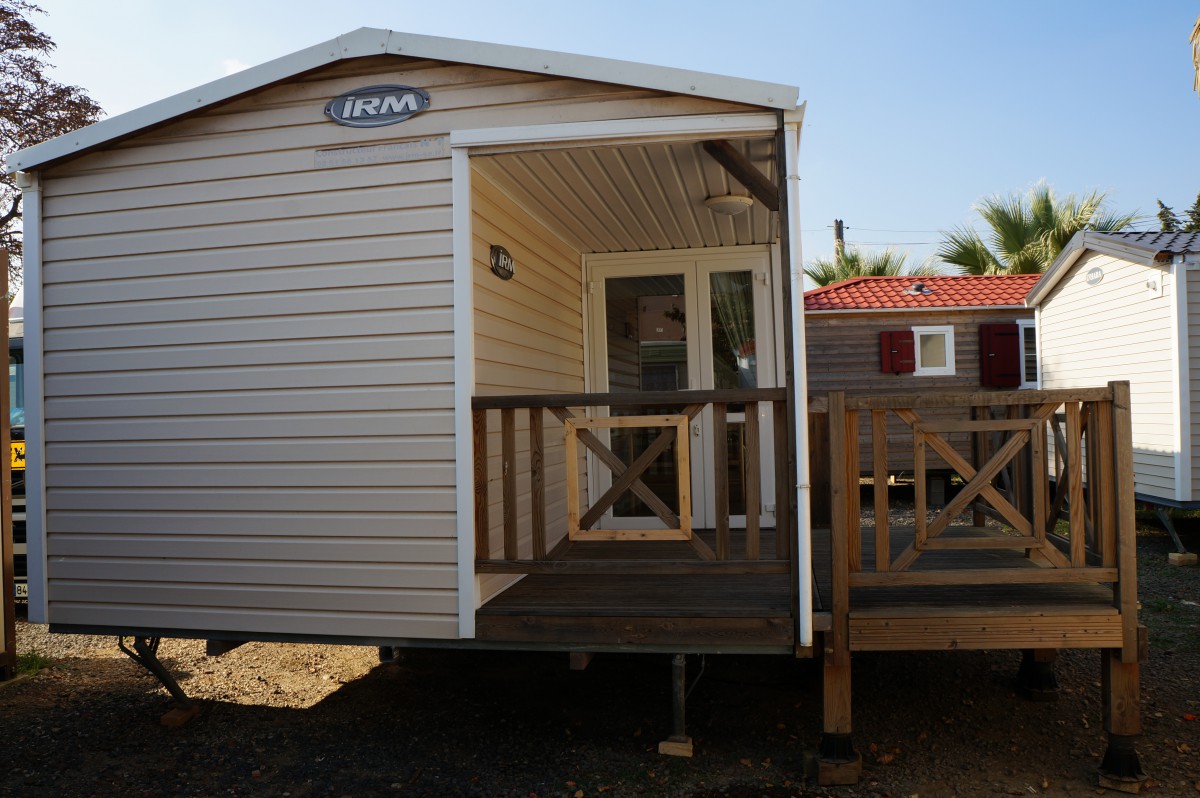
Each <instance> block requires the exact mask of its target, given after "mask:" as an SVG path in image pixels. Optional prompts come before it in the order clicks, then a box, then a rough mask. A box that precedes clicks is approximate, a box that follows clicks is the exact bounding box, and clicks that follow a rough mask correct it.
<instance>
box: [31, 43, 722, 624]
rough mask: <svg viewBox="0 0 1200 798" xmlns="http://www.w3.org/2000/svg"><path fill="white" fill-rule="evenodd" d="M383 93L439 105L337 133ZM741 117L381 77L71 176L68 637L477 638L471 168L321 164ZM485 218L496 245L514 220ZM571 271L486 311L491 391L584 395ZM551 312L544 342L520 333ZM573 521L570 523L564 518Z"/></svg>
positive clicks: (579, 89)
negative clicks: (362, 92) (462, 582)
mask: <svg viewBox="0 0 1200 798" xmlns="http://www.w3.org/2000/svg"><path fill="white" fill-rule="evenodd" d="M377 83H399V84H407V85H414V86H420V87H422V88H424V89H426V90H427V91H429V92H430V94H431V95H432V97H433V103H432V104H431V107H430V109H429V110H427V111H425V112H424V113H421V114H419V115H417V116H415V117H413V118H412V119H410V120H408V121H407V122H405V123H403V124H401V125H397V126H390V127H385V128H377V129H355V128H347V127H341V126H338V125H335V124H332V123H330V122H328V121H326V120H325V118H324V116H323V114H322V108H323V105H324V103H325V102H326V101H327V100H328V99H329V98H331V97H333V96H335V95H337V94H339V93H342V92H345V91H350V90H353V89H355V88H358V87H360V86H363V85H368V84H377ZM731 110H745V108H743V107H741V106H737V105H734V104H731V103H726V102H717V101H708V100H702V99H698V98H692V97H672V96H669V95H665V94H663V93H660V92H653V91H646V90H639V89H629V88H625V87H619V86H609V85H604V84H600V83H592V82H586V81H577V80H564V79H557V78H550V77H548V76H544V75H529V74H524V73H518V72H509V71H504V70H498V69H490V68H481V67H474V66H464V65H455V64H445V63H439V62H435V61H430V60H415V59H407V58H399V57H379V58H367V59H358V60H355V61H351V62H345V63H342V64H338V65H334V66H332V67H329V68H326V69H322V70H318V71H316V72H313V73H310V74H308V75H306V76H304V77H302V78H298V79H295V80H293V81H290V82H287V83H284V84H280V85H277V86H273V87H270V88H266V89H262V90H259V91H256V92H253V93H252V94H249V95H247V96H245V97H243V98H240V99H236V100H233V101H231V102H228V103H225V104H223V105H221V106H219V107H216V108H212V109H209V110H206V111H204V112H202V113H200V114H198V115H197V116H195V117H192V118H188V119H184V120H180V121H177V122H174V123H170V124H167V125H164V126H162V127H161V128H158V129H156V130H154V131H151V132H148V133H144V134H141V135H138V136H135V137H132V138H130V139H128V140H125V141H122V142H119V143H116V144H114V145H112V146H110V147H109V148H107V149H105V150H101V151H98V152H94V153H91V154H87V155H84V156H81V157H79V158H77V159H74V160H72V161H69V162H66V163H64V164H61V165H58V166H55V167H52V168H50V169H48V170H47V171H46V172H45V173H44V174H43V195H44V196H43V215H44V228H43V229H44V245H43V271H42V275H43V277H42V279H43V288H44V297H45V303H44V304H45V371H46V378H45V392H46V397H45V411H46V454H45V456H46V463H47V474H46V480H47V494H46V502H47V513H48V515H47V538H48V539H47V548H48V552H49V563H48V578H49V613H50V620H51V621H52V622H53V623H56V624H83V625H98V626H107V627H113V626H124V627H130V626H138V627H142V628H159V629H172V630H197V631H222V630H225V631H237V632H242V633H246V634H249V635H253V634H255V633H261V634H276V635H279V634H282V635H297V636H299V635H334V636H338V637H373V638H387V637H406V638H422V637H424V638H454V637H456V636H457V635H458V617H457V607H458V600H459V599H458V594H457V585H458V578H457V569H458V568H459V565H460V564H459V563H458V555H457V540H456V534H457V533H456V530H457V522H456V514H455V508H456V499H455V495H456V489H455V484H454V478H455V468H454V451H455V448H454V446H455V441H454V386H453V368H454V363H453V311H452V304H453V293H454V292H453V285H452V262H451V258H452V232H451V207H450V203H451V183H450V163H449V158H448V152H449V150H448V147H446V148H445V149H444V152H445V154H446V157H430V158H426V159H424V160H414V161H409V162H400V163H374V164H365V165H360V166H346V167H336V168H317V166H316V164H317V159H318V151H320V150H328V149H336V148H344V147H352V146H372V145H378V144H389V143H394V142H403V141H410V140H418V139H422V138H431V139H433V140H434V142H435V144H438V145H439V146H442V145H445V138H446V137H447V136H448V134H449V133H450V131H452V130H455V129H470V128H482V127H493V126H500V125H517V124H538V123H547V122H570V121H585V120H593V119H608V118H622V117H624V118H629V117H639V116H665V115H672V114H694V113H713V112H721V111H731ZM480 202H481V204H486V203H491V204H490V205H488V206H487V207H486V208H483V209H481V210H480V211H479V219H480V220H481V231H480V232H481V234H482V231H483V229H484V228H483V227H482V220H487V219H492V218H496V217H497V215H498V214H500V213H503V214H509V215H510V216H511V215H512V214H513V213H515V211H514V210H513V209H511V208H507V207H503V198H502V197H494V196H493V197H487V196H486V195H484V194H481V195H480ZM524 221H527V220H524ZM506 223H507V222H506ZM530 229H532V228H530ZM509 248H510V251H513V252H514V253H516V252H517V251H518V250H519V247H514V246H510V247H509ZM534 249H535V250H539V251H540V249H541V248H540V247H534ZM551 249H554V246H551ZM519 257H521V256H519ZM555 259H557V260H556V263H555V266H554V268H553V269H548V270H547V271H546V272H545V274H544V275H543V274H542V273H541V272H540V271H539V269H538V267H537V266H530V267H529V268H528V269H527V270H525V271H523V272H522V274H521V277H520V278H518V280H517V281H516V284H517V285H518V286H521V288H522V290H525V291H529V292H530V293H527V294H524V295H521V296H518V297H516V298H515V299H514V297H512V296H507V295H505V294H504V292H503V291H493V292H492V293H491V294H490V295H489V293H488V291H484V290H481V291H480V292H479V296H480V301H481V305H480V307H479V311H478V314H477V315H478V320H479V325H480V330H479V346H478V355H479V362H478V380H479V384H480V385H481V386H486V387H487V388H488V390H493V391H500V392H512V391H522V392H526V391H535V390H554V391H558V390H581V389H582V333H581V324H580V313H579V302H580V299H579V290H578V256H577V254H574V253H562V252H561V251H555V253H554V257H553V258H552V260H555ZM557 261H561V263H559V262H557ZM530 262H531V261H529V260H526V261H525V263H526V264H528V263H530ZM567 265H570V266H571V268H570V269H568V268H566V267H567ZM529 280H533V282H528V281H529ZM539 281H540V282H539ZM531 306H537V307H538V308H539V310H538V311H537V312H538V313H541V314H543V315H544V320H543V321H544V323H541V324H539V325H537V326H536V327H534V326H530V327H529V328H528V329H526V330H518V329H515V326H514V325H512V324H511V323H510V321H511V320H512V319H514V318H517V319H519V318H522V316H528V314H529V313H530V307H531ZM518 326H519V325H518ZM499 342H503V345H501V344H500V343H499ZM498 450H499V447H498V445H497V447H496V449H495V451H497V452H498ZM555 457H557V458H558V459H557V460H555V459H554V458H555ZM548 460H549V462H550V467H552V468H561V467H562V463H561V452H560V451H558V452H555V451H551V452H549V453H548ZM465 489H467V490H469V489H470V486H465ZM493 495H495V496H498V495H499V491H496V492H495V493H494V494H493ZM550 501H551V508H552V509H551V512H552V514H553V515H552V517H553V518H557V517H558V516H557V514H559V513H561V512H562V505H563V503H564V498H563V497H562V496H561V495H560V494H552V495H551V498H550ZM522 512H523V513H527V512H528V508H527V507H526V508H523V509H522ZM462 567H467V568H470V567H472V564H470V563H464V564H462Z"/></svg>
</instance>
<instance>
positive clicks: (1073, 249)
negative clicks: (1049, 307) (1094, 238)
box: [1025, 233, 1087, 308]
mask: <svg viewBox="0 0 1200 798" xmlns="http://www.w3.org/2000/svg"><path fill="white" fill-rule="evenodd" d="M1086 249H1087V247H1086V246H1085V245H1084V243H1083V233H1076V234H1075V235H1073V236H1071V240H1070V241H1068V242H1067V245H1066V246H1065V247H1063V250H1062V252H1060V253H1058V257H1057V258H1055V259H1054V263H1051V264H1050V268H1049V269H1046V273H1045V274H1043V275H1042V277H1041V279H1039V280H1038V281H1037V282H1036V283H1034V284H1033V288H1031V289H1029V293H1028V294H1026V295H1025V304H1026V305H1027V306H1028V307H1031V308H1032V307H1036V306H1037V304H1038V303H1039V302H1041V301H1042V300H1043V299H1045V298H1046V297H1047V296H1048V295H1049V294H1050V291H1051V290H1053V288H1054V286H1056V285H1058V281H1059V280H1061V279H1062V278H1063V277H1064V276H1066V274H1067V272H1068V271H1070V270H1071V267H1072V266H1073V265H1075V261H1077V260H1079V256H1080V255H1082V254H1083V253H1084V250H1086Z"/></svg>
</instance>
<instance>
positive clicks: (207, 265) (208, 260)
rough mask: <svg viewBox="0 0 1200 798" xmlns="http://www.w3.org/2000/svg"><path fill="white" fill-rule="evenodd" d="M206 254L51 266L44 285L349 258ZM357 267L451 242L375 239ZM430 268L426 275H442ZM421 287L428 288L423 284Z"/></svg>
mask: <svg viewBox="0 0 1200 798" xmlns="http://www.w3.org/2000/svg"><path fill="white" fill-rule="evenodd" d="M211 244H212V242H210V247H209V248H208V249H206V250H201V251H192V250H180V251H175V252H156V253H151V254H148V255H147V254H144V255H130V256H127V257H122V258H120V259H99V260H94V259H88V258H81V259H78V260H71V261H54V262H50V263H47V264H46V266H45V270H44V277H43V280H44V282H45V283H46V284H47V285H51V284H55V283H64V282H68V283H70V282H74V283H88V282H94V281H109V280H121V279H129V278H137V277H150V278H163V277H173V276H192V275H196V274H197V273H199V274H202V275H203V274H210V273H211V274H219V273H221V272H244V271H247V270H250V269H254V270H265V269H274V268H280V267H296V266H307V265H314V264H319V265H326V264H330V263H333V264H341V263H345V262H346V256H347V254H350V253H349V251H348V250H347V247H346V242H345V241H341V240H337V239H333V240H329V241H302V242H295V243H287V242H285V243H281V244H277V245H274V246H258V247H221V246H215V245H211ZM353 254H354V256H355V258H354V263H355V264H363V263H370V262H372V261H390V260H394V259H395V258H396V256H397V254H402V255H403V256H404V257H406V258H435V257H436V258H440V259H444V258H448V257H449V255H450V236H449V233H447V232H446V231H442V230H438V231H433V232H422V233H409V234H406V235H393V236H382V235H380V236H371V237H370V238H364V239H362V240H360V241H356V242H355V246H354V250H353ZM442 264H443V265H442V267H441V272H440V273H441V275H442V279H443V280H449V279H450V276H451V270H450V264H449V262H447V261H445V260H442ZM438 273H439V271H438V269H436V268H430V269H429V271H428V272H427V274H429V275H434V274H438ZM421 282H427V280H422V281H421Z"/></svg>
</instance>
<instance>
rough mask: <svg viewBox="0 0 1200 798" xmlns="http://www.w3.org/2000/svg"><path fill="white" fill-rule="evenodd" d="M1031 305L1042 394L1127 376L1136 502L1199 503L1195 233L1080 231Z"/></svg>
mask: <svg viewBox="0 0 1200 798" xmlns="http://www.w3.org/2000/svg"><path fill="white" fill-rule="evenodd" d="M1028 304H1029V305H1030V306H1031V307H1034V308H1036V318H1037V335H1038V341H1039V348H1040V350H1041V352H1040V357H1041V371H1042V387H1043V388H1073V387H1078V386H1082V385H1093V384H1097V381H1107V380H1111V379H1118V378H1119V379H1128V380H1129V390H1130V394H1131V401H1132V408H1133V463H1134V468H1133V471H1134V490H1135V492H1136V495H1137V497H1138V498H1139V499H1142V500H1145V501H1148V502H1152V503H1155V504H1159V505H1165V506H1175V507H1179V506H1189V505H1191V503H1193V502H1196V501H1198V500H1200V425H1197V424H1194V423H1193V419H1195V418H1200V368H1197V366H1200V233H1157V232H1147V233H1099V232H1083V233H1078V234H1076V235H1075V237H1074V238H1072V239H1071V241H1070V243H1069V244H1068V245H1067V246H1066V247H1065V248H1064V249H1063V251H1062V253H1061V254H1060V255H1059V256H1058V258H1057V259H1056V260H1055V261H1054V263H1053V264H1052V265H1051V266H1050V268H1049V269H1048V270H1047V271H1046V273H1045V275H1043V277H1042V278H1041V279H1040V280H1039V281H1038V283H1037V284H1036V285H1035V286H1034V287H1033V289H1032V290H1031V291H1030V293H1029V298H1028Z"/></svg>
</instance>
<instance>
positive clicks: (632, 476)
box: [471, 388, 793, 574]
mask: <svg viewBox="0 0 1200 798" xmlns="http://www.w3.org/2000/svg"><path fill="white" fill-rule="evenodd" d="M764 402H765V403H769V404H771V411H772V420H773V428H774V434H773V444H772V445H773V449H774V451H773V452H770V453H768V454H769V455H771V456H772V458H773V460H772V461H773V462H774V468H775V473H776V480H775V484H776V497H775V508H776V513H775V521H776V523H775V526H776V532H777V533H776V534H775V536H774V539H775V545H774V549H773V551H772V552H771V553H770V554H771V555H773V558H769V557H764V554H763V552H762V545H761V541H762V536H761V531H762V530H761V517H760V513H759V507H760V504H761V498H762V497H761V486H762V473H761V462H762V451H761V446H760V425H759V413H760V405H761V404H762V403H764ZM731 404H738V405H744V407H745V458H744V467H745V472H744V493H745V499H746V501H745V504H746V513H745V516H746V524H745V535H744V541H745V543H744V548H743V549H742V550H739V551H735V550H734V549H735V546H734V541H735V538H734V535H733V534H732V530H731V528H730V493H729V468H730V463H729V456H728V449H727V447H726V446H725V445H724V442H725V441H726V440H727V437H728V430H729V423H730V422H729V420H728V417H729V413H730V410H729V406H730V405H731ZM708 405H711V406H712V411H713V412H712V420H713V423H712V427H713V429H712V436H713V440H714V447H713V448H714V452H715V458H714V464H713V471H714V474H713V476H714V483H713V484H714V485H715V488H716V489H715V502H716V519H715V522H716V523H715V529H714V530H713V532H714V534H713V536H712V539H713V545H709V544H708V543H707V542H705V540H704V539H703V538H702V537H701V536H700V535H698V534H696V533H695V531H694V530H692V529H691V524H690V519H689V518H688V515H689V511H690V500H689V491H688V489H687V484H690V483H688V480H689V479H690V477H689V475H688V473H687V472H688V463H687V459H688V458H687V457H686V452H687V447H688V446H689V441H688V436H687V435H686V430H687V428H688V425H689V424H690V423H692V422H693V421H694V420H695V419H696V418H697V417H698V416H699V415H700V414H701V413H702V412H703V410H704V408H705V407H706V406H708ZM471 406H472V410H473V413H474V471H475V551H476V572H477V573H503V574H525V573H547V572H553V573H569V572H580V573H590V574H602V573H622V574H630V573H641V574H668V573H699V572H703V573H711V572H725V573H729V572H734V573H785V572H787V571H788V568H789V561H790V554H791V552H790V540H791V538H792V537H793V535H792V533H791V531H790V530H792V529H793V525H792V521H791V518H790V517H789V515H790V514H789V507H790V500H791V496H790V492H789V491H788V490H787V487H786V486H787V484H788V479H787V474H788V468H789V464H788V451H789V447H788V446H787V435H788V433H787V429H788V410H787V401H786V391H785V389H783V388H767V389H753V390H724V391H670V392H643V393H606V394H546V395H541V394H539V395H526V396H478V397H475V398H474V399H473V400H472V405H471ZM664 407H677V408H681V409H680V410H679V411H678V412H673V413H666V414H664V413H663V412H662V408H664ZM598 408H608V410H609V413H607V414H603V415H601V414H596V415H592V414H590V413H589V409H590V410H593V411H594V410H596V409H598ZM646 408H651V409H653V411H654V414H653V415H645V416H631V415H629V414H628V413H629V411H633V410H637V409H646ZM618 410H620V411H625V412H624V413H618V412H617V411H618ZM547 412H549V414H550V416H551V417H552V418H554V419H556V420H557V421H558V422H560V423H561V425H562V426H561V427H560V428H559V429H558V431H557V432H548V431H547V429H546V423H545V421H546V419H545V415H546V413H547ZM518 413H527V414H528V419H529V422H528V429H529V439H528V442H527V443H526V444H525V445H524V446H519V445H518V442H517V426H518V424H517V418H518V415H517V414H518ZM495 416H498V417H499V421H500V435H499V437H500V447H501V453H500V459H501V468H500V473H501V476H500V483H501V494H502V502H501V506H502V512H503V522H502V524H501V525H499V530H498V531H499V534H501V535H502V537H503V552H504V554H503V558H502V559H495V558H492V557H491V556H490V555H491V551H492V548H493V547H492V539H491V538H492V535H493V530H492V523H491V518H490V515H489V513H490V510H489V498H490V497H489V469H488V462H489V443H488V438H489V429H494V427H490V424H492V423H493V419H494V417H495ZM631 426H636V427H651V428H658V429H659V430H660V432H659V434H658V437H657V438H656V439H655V440H654V441H653V442H652V443H651V444H650V445H649V447H648V448H647V449H646V450H645V451H643V452H641V453H640V454H639V456H637V457H636V458H634V459H633V460H632V462H629V463H628V464H627V463H626V460H625V459H622V457H620V456H619V455H618V454H617V453H615V452H614V451H612V449H611V448H609V446H607V445H606V444H605V443H604V441H603V440H602V438H601V437H600V436H598V435H596V434H595V433H594V432H592V429H594V428H597V427H609V428H613V427H631ZM680 430H684V431H685V432H684V433H681V432H680ZM551 435H559V436H561V437H560V438H559V440H562V441H563V442H564V448H565V451H566V454H565V460H566V463H565V473H564V479H565V483H566V488H567V501H566V504H567V511H566V513H565V515H564V517H563V518H561V519H555V520H554V522H553V523H548V521H547V512H546V509H547V505H546V489H547V477H546V468H545V464H544V455H545V450H546V446H547V442H548V441H549V440H551V438H550V436H551ZM576 444H582V445H583V446H584V447H586V449H588V450H589V451H590V452H591V453H592V454H593V458H592V459H591V462H592V463H594V464H596V465H597V467H603V468H607V469H609V470H610V471H611V472H612V484H611V487H610V488H609V489H608V490H606V491H605V492H604V493H603V494H602V495H601V496H598V497H595V498H594V499H593V500H592V501H591V503H590V507H588V508H587V509H586V510H584V509H583V507H582V506H581V504H580V501H581V500H580V488H579V480H580V472H579V468H580V463H579V461H578V459H577V457H576V456H575V452H576ZM672 445H674V449H675V451H676V456H677V458H678V457H679V453H680V452H683V453H684V457H683V459H682V460H678V459H677V464H676V465H677V468H679V469H682V474H681V477H682V482H681V483H680V486H679V495H680V499H681V504H682V509H683V511H682V512H678V511H676V510H674V509H672V508H670V507H669V506H668V505H667V504H666V502H664V501H663V500H662V499H661V498H659V496H658V495H657V494H656V493H655V492H654V491H653V490H652V489H651V488H650V487H649V486H648V485H647V484H646V483H645V482H644V481H643V476H644V474H645V472H646V470H647V469H648V468H649V467H650V466H651V465H652V464H653V463H654V461H655V460H656V459H658V458H659V457H660V456H662V455H664V453H665V452H667V451H668V449H670V448H671V447H672ZM526 455H527V456H528V461H529V467H528V473H527V474H522V473H519V469H518V467H517V461H518V456H521V458H522V459H524V457H525V456H526ZM522 491H527V495H528V497H529V500H530V503H531V508H530V512H529V513H528V514H527V518H528V522H527V523H522V522H521V519H520V517H519V514H518V502H519V500H520V499H521V497H522V495H523V494H522ZM629 493H632V494H633V495H634V496H636V497H637V498H638V499H639V500H640V501H641V502H642V503H643V504H644V506H646V507H647V508H649V511H650V512H651V513H653V515H655V516H657V517H658V519H660V520H661V521H662V524H663V529H661V530H658V529H641V530H602V529H598V528H596V527H597V522H599V520H600V519H601V518H602V517H603V516H604V514H605V513H606V512H607V511H608V509H609V508H611V507H612V506H613V504H615V503H616V502H617V501H618V500H619V499H621V498H622V497H623V496H625V495H626V494H629ZM552 527H553V528H552ZM526 538H528V539H529V540H530V541H531V545H528V546H527V548H528V551H529V555H528V556H527V557H523V556H521V549H522V545H521V544H522V541H523V540H525V539H526ZM552 538H558V542H557V544H556V545H553V546H550V545H549V544H550V541H551V539H552ZM655 539H657V540H676V541H684V542H686V543H687V545H688V547H689V548H690V556H689V557H686V558H674V559H663V558H661V557H657V558H633V559H630V558H629V557H628V554H627V553H625V554H623V555H622V557H621V558H620V559H597V558H595V557H592V558H586V559H585V558H578V557H570V558H567V557H565V555H566V554H567V550H568V547H569V546H570V544H571V543H572V542H573V541H576V542H583V541H598V540H611V541H640V540H655ZM497 548H499V546H497Z"/></svg>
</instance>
